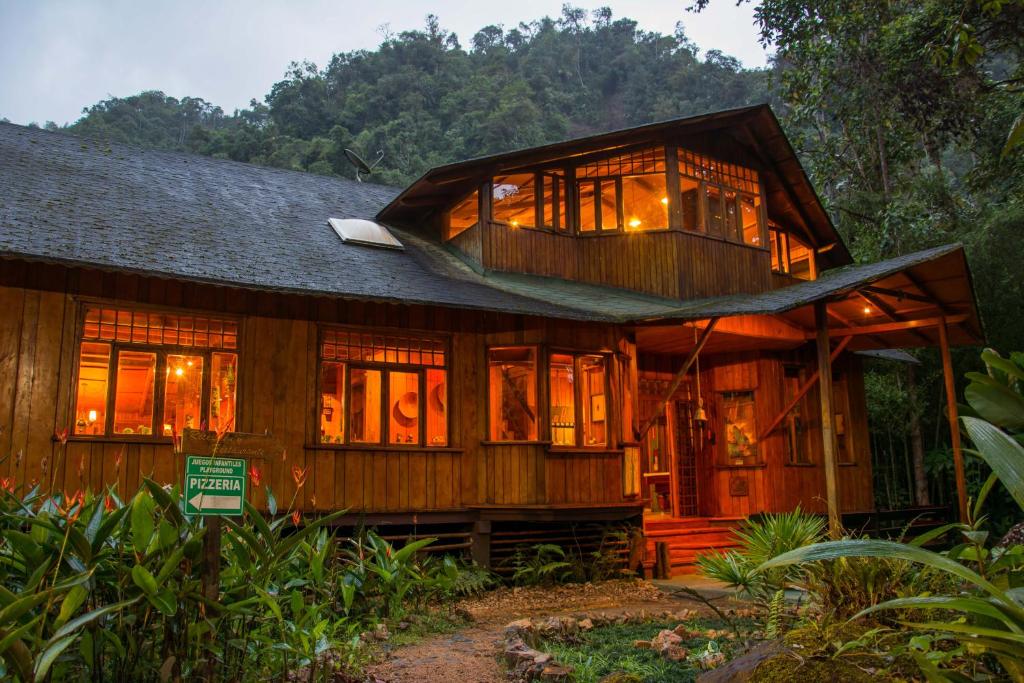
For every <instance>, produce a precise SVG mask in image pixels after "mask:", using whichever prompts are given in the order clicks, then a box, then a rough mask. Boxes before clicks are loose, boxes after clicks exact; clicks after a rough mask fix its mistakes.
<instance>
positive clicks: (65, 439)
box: [53, 427, 68, 446]
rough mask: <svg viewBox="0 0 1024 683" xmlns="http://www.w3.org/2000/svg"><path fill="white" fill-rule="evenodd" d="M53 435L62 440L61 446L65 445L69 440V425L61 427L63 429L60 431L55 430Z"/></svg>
mask: <svg viewBox="0 0 1024 683" xmlns="http://www.w3.org/2000/svg"><path fill="white" fill-rule="evenodd" d="M53 435H54V436H55V437H57V441H60V445H61V446H63V445H65V444H66V443H67V442H68V428H67V427H65V428H64V429H61V430H58V431H56V432H54V433H53Z"/></svg>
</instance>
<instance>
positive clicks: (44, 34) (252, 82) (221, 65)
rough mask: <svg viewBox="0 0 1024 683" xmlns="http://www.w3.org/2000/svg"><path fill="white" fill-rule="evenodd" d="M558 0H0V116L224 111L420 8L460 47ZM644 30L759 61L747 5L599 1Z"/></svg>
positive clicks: (549, 11) (419, 13)
mask: <svg viewBox="0 0 1024 683" xmlns="http://www.w3.org/2000/svg"><path fill="white" fill-rule="evenodd" d="M562 3H563V0H517V1H516V2H504V3H501V2H488V1H487V0H476V1H474V2H456V1H455V0H426V1H424V0H361V1H360V2H351V1H349V0H334V1H331V0H291V1H289V2H285V1H284V0H280V1H277V2H274V1H271V0H222V1H217V2H211V1H209V0H206V1H203V0H173V1H169V0H0V117H6V118H8V119H10V120H11V121H13V122H15V123H29V122H31V121H35V122H38V123H40V124H42V123H43V122H45V121H47V120H51V121H56V122H57V123H67V122H71V121H74V120H75V119H77V118H79V116H80V115H81V111H82V108H83V107H86V106H88V105H91V104H94V103H96V102H97V101H99V100H101V99H104V98H106V97H109V96H112V95H113V96H119V97H124V96H127V95H132V94H135V93H138V92H140V91H143V90H162V91H164V92H166V93H167V94H169V95H173V96H175V97H182V96H185V95H190V96H193V97H202V98H203V99H205V100H207V101H209V102H212V103H214V104H217V105H220V106H221V107H223V108H224V110H225V111H227V112H231V111H232V110H234V109H236V108H241V107H245V106H247V105H248V104H249V100H250V99H252V98H254V97H255V98H260V99H262V97H263V96H264V95H265V94H266V93H267V92H268V91H269V90H270V86H271V85H272V84H273V83H274V82H275V81H278V80H280V78H281V76H282V74H283V73H284V70H285V67H286V66H287V65H288V63H289V62H291V61H294V60H303V59H308V60H311V61H313V62H315V63H316V64H317V65H318V66H321V67H322V66H324V65H325V64H326V63H327V61H328V60H329V59H330V57H331V55H333V54H334V53H336V52H344V51H348V50H355V49H373V48H375V47H376V46H377V45H378V44H380V42H381V36H382V34H381V30H380V27H381V26H382V25H385V24H386V25H388V26H389V27H390V29H391V30H392V31H394V32H398V31H403V30H407V29H415V28H422V26H423V25H424V18H425V16H426V15H427V13H428V12H433V13H434V14H437V15H438V16H439V17H440V20H441V25H442V26H443V27H444V28H446V29H448V30H451V31H454V32H455V33H457V34H458V36H459V39H460V41H461V42H462V45H463V46H464V47H465V46H468V45H469V42H470V38H471V37H472V36H473V34H474V33H475V32H476V31H477V30H478V29H480V28H481V27H483V26H486V25H487V24H504V25H505V26H506V27H507V28H511V27H514V26H516V25H517V24H518V23H519V22H521V21H532V20H534V19H537V18H540V17H542V16H545V15H549V16H557V15H558V14H559V13H560V9H561V6H562ZM571 4H573V5H576V6H580V7H586V8H588V9H593V8H595V7H599V6H602V5H607V6H610V7H611V8H612V10H613V11H614V14H615V16H616V17H623V16H626V17H630V18H632V19H636V20H637V21H638V22H639V23H640V27H641V28H643V29H646V30H652V31H659V32H661V33H671V32H672V31H673V30H674V27H675V24H676V22H677V21H682V22H683V23H684V24H685V26H686V33H687V35H688V36H689V37H690V39H691V40H693V41H694V42H695V43H697V45H698V46H699V47H700V48H701V50H709V49H718V50H721V51H722V52H725V53H726V54H730V55H733V56H735V57H737V58H738V59H740V60H741V61H742V62H743V64H744V65H746V66H762V65H764V63H765V60H766V55H765V52H764V51H763V50H762V49H761V47H760V45H759V44H758V42H757V31H756V29H755V26H754V23H753V14H752V9H751V6H750V5H749V4H743V5H742V6H740V7H737V6H736V4H735V1H734V0H713V2H712V5H711V8H710V9H708V10H706V11H705V12H704V13H702V14H693V13H691V12H686V11H685V8H686V7H687V6H689V5H690V4H692V0H682V1H681V2H670V1H668V0H632V1H628V2H615V1H614V0H605V1H604V2H601V1H600V0H598V1H596V2H583V1H582V0H580V1H577V2H572V3H571Z"/></svg>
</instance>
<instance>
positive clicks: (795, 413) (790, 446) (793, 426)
mask: <svg viewBox="0 0 1024 683" xmlns="http://www.w3.org/2000/svg"><path fill="white" fill-rule="evenodd" d="M802 381H803V373H801V372H800V368H798V367H791V366H790V367H786V368H785V369H784V374H783V388H784V391H783V395H784V396H785V399H786V405H789V403H790V402H791V401H792V400H793V399H794V398H796V396H797V394H798V393H799V392H800V385H801V383H802ZM803 408H804V402H803V401H798V402H797V404H796V405H795V406H794V407H793V409H792V410H791V411H789V413H788V414H787V415H786V420H785V422H784V423H783V426H784V432H785V437H786V458H787V460H788V461H789V463H790V464H793V465H806V464H809V463H810V458H809V457H808V449H807V425H806V420H805V419H804V415H803Z"/></svg>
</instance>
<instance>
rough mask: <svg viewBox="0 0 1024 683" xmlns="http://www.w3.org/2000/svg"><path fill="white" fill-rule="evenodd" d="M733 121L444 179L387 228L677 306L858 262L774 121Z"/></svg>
mask: <svg viewBox="0 0 1024 683" xmlns="http://www.w3.org/2000/svg"><path fill="white" fill-rule="evenodd" d="M729 117H734V118H738V120H739V123H737V122H736V121H730V120H729ZM729 117H725V118H720V119H717V120H714V119H712V121H713V123H714V124H715V125H711V124H710V123H709V122H708V121H707V120H704V119H706V118H712V117H698V118H697V119H687V120H684V121H679V122H669V123H665V124H655V125H652V126H646V127H641V128H635V129H632V130H630V131H623V132H620V133H613V134H607V135H602V136H595V137H593V138H587V139H583V140H576V141H570V142H567V143H559V144H556V145H550V146H547V147H541V148H535V149H533V150H525V151H523V152H513V153H509V154H503V155H496V156H494V157H488V158H485V159H480V160H473V161H470V162H463V163H460V164H453V165H451V166H448V167H443V168H441V169H435V170H434V171H431V172H430V173H428V174H427V175H425V176H424V177H423V178H422V179H421V180H420V181H417V183H414V184H413V185H412V186H410V188H408V189H407V190H406V191H405V192H403V193H402V195H400V196H399V197H398V198H397V199H396V200H395V201H394V202H393V203H392V204H391V205H390V206H389V207H387V208H386V209H385V210H384V211H382V212H381V214H380V216H379V217H380V218H381V219H382V220H394V221H396V222H399V223H406V224H408V223H414V224H417V225H418V226H420V229H424V230H426V229H429V230H431V231H435V235H436V236H437V237H438V238H439V239H440V240H442V241H444V242H445V243H446V244H447V245H448V246H449V247H450V248H452V249H453V250H456V251H457V252H458V253H460V254H461V255H462V256H463V257H464V258H465V259H466V260H467V261H469V262H470V263H473V264H475V265H476V266H477V267H479V268H480V269H482V270H485V271H502V272H512V273H526V274H533V275H541V276H548V277H558V278H564V279H569V280H577V281H582V282H587V283H591V284H598V285H608V286H613V287H621V288H627V289H632V290H636V291H641V292H645V293H650V294H657V295H661V296H667V297H672V298H679V299H693V298H701V297H709V296H717V295H723V294H737V293H756V292H761V291H765V290H767V289H772V288H774V287H779V286H785V285H787V284H791V283H792V281H794V280H798V279H814V278H816V277H817V274H818V271H819V269H820V268H822V267H831V266H834V265H842V264H843V263H846V262H848V261H849V256H848V254H847V253H846V250H845V247H843V246H842V242H841V241H840V240H839V238H838V236H837V235H836V234H835V231H834V228H832V226H831V223H829V221H828V217H827V215H826V214H825V212H824V210H823V209H822V208H821V206H820V203H819V202H818V201H817V197H816V196H814V194H813V190H812V189H811V188H810V185H809V183H808V182H807V179H806V176H804V174H803V171H802V169H800V167H799V164H798V163H797V162H796V159H795V157H793V156H792V149H791V148H790V147H789V145H788V143H787V142H786V141H785V138H784V136H783V135H782V132H781V130H779V129H778V123H777V121H775V119H774V117H773V116H771V113H770V111H769V110H767V109H766V108H752V109H749V110H738V112H732V113H730V114H729ZM698 120H699V121H702V122H703V124H704V125H703V126H702V127H701V128H700V129H699V130H695V128H697V127H696V126H695V125H694V122H695V121H698ZM762 137H763V138H764V140H762Z"/></svg>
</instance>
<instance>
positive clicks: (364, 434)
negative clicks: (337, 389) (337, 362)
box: [348, 368, 381, 443]
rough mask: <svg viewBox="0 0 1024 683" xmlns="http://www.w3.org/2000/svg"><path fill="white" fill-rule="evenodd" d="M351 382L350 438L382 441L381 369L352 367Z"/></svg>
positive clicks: (366, 441)
mask: <svg viewBox="0 0 1024 683" xmlns="http://www.w3.org/2000/svg"><path fill="white" fill-rule="evenodd" d="M348 378H349V379H348V382H349V392H350V395H349V406H350V412H349V418H348V428H349V439H351V441H352V443H380V432H381V429H380V428H381V424H380V417H381V415H380V409H381V371H380V370H366V369H363V368H352V369H351V370H349V373H348Z"/></svg>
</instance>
